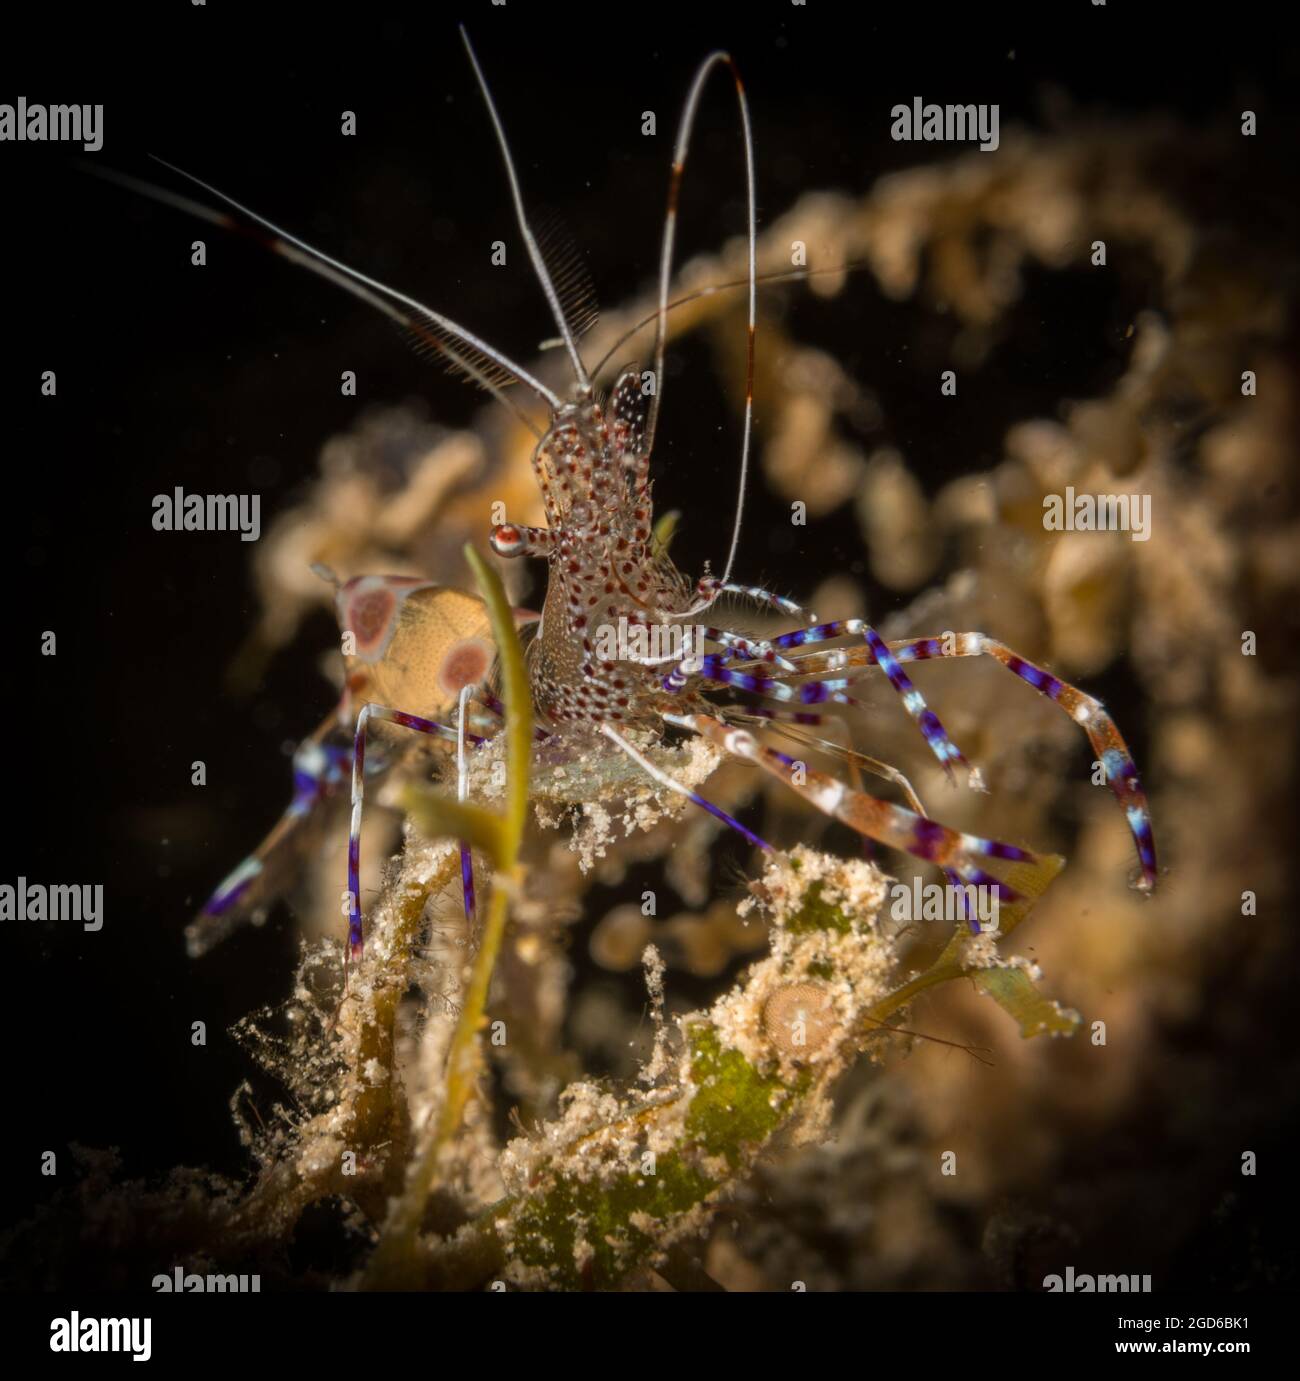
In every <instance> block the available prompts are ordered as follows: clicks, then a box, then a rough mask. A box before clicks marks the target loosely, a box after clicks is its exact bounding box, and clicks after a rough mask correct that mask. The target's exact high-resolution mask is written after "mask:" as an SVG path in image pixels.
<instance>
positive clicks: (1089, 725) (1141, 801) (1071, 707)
mask: <svg viewBox="0 0 1300 1381" xmlns="http://www.w3.org/2000/svg"><path fill="white" fill-rule="evenodd" d="M776 641H777V642H778V644H779V642H780V639H777V640H776ZM868 650H869V649H864V648H851V649H849V650H848V651H847V652H843V651H839V652H833V653H829V654H826V653H823V654H814V655H813V656H811V657H801V658H799V661H798V667H799V672H800V674H801V675H807V674H810V673H811V674H818V673H819V672H821V671H823V670H825V671H838V670H840V669H842V668H843V667H845V666H863V665H867V664H868V661H867V659H866V658H864V657H863V655H862V654H863V653H864V652H866V651H868ZM889 650H890V652H891V653H892V655H893V656H894V658H895V659H896V661H898V662H923V661H928V660H931V659H937V658H941V657H992V658H993V659H994V660H995V661H998V662H1001V663H1002V665H1003V666H1004V667H1006V669H1007V670H1008V671H1009V672H1011V673H1012V675H1014V676H1017V677H1019V678H1020V680H1022V681H1024V682H1026V683H1027V684H1028V685H1031V686H1033V688H1034V689H1035V690H1036V691H1038V692H1039V694H1041V695H1045V696H1046V697H1047V698H1048V699H1049V700H1051V701H1054V702H1055V703H1056V704H1057V705H1059V706H1060V707H1061V709H1062V710H1064V711H1065V713H1066V714H1068V715H1069V716H1070V718H1071V719H1073V720H1074V722H1075V723H1076V724H1078V725H1079V726H1080V727H1081V728H1082V729H1083V731H1084V733H1086V734H1087V736H1088V742H1089V744H1090V745H1091V746H1092V751H1093V752H1094V753H1095V754H1096V756H1097V760H1098V761H1099V762H1100V763H1101V765H1102V768H1103V769H1104V771H1105V773H1106V781H1107V783H1108V785H1109V786H1110V789H1111V790H1112V791H1113V792H1114V793H1115V797H1116V799H1117V800H1118V801H1119V803H1120V805H1121V806H1122V807H1123V808H1124V817H1125V819H1126V820H1127V822H1128V827H1129V832H1130V833H1131V834H1132V836H1133V843H1134V846H1135V848H1136V849H1137V856H1138V862H1139V864H1140V865H1141V870H1142V877H1141V879H1140V881H1139V882H1138V884H1137V885H1138V887H1139V889H1140V890H1141V891H1144V892H1149V891H1150V890H1151V889H1152V888H1153V887H1154V886H1155V883H1156V877H1157V864H1156V846H1155V838H1154V835H1153V833H1152V829H1151V809H1150V806H1149V805H1148V804H1147V798H1146V793H1145V792H1144V791H1143V789H1142V783H1141V782H1140V781H1139V779H1138V773H1137V767H1136V766H1135V764H1134V762H1133V756H1132V754H1131V753H1130V752H1129V749H1128V745H1127V744H1126V743H1125V742H1124V738H1123V735H1122V734H1121V733H1120V732H1119V729H1118V728H1117V727H1116V725H1115V721H1114V720H1113V719H1111V717H1110V715H1109V714H1107V712H1106V710H1105V707H1104V706H1103V705H1102V703H1101V701H1099V700H1097V699H1095V698H1094V697H1093V696H1091V695H1086V694H1084V692H1083V691H1081V690H1078V689H1077V688H1076V687H1074V686H1071V685H1069V684H1068V683H1067V682H1065V681H1062V680H1061V679H1060V678H1059V677H1057V676H1053V675H1052V673H1051V672H1050V671H1047V670H1045V669H1044V668H1043V667H1040V666H1037V665H1035V664H1034V663H1033V662H1029V661H1026V660H1025V658H1023V657H1021V656H1019V655H1018V654H1017V653H1015V652H1013V651H1012V650H1011V649H1010V648H1009V647H1007V645H1006V644H1005V643H1000V642H998V641H997V640H996V639H995V638H990V637H987V636H985V634H983V633H945V634H944V635H943V636H942V637H938V638H906V639H903V640H901V641H899V642H894V643H890V645H889ZM845 658H847V660H845ZM831 659H835V660H831ZM870 660H871V661H874V660H875V658H874V657H872V658H871V659H870Z"/></svg>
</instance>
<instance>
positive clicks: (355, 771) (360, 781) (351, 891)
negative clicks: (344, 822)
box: [347, 701, 484, 960]
mask: <svg viewBox="0 0 1300 1381" xmlns="http://www.w3.org/2000/svg"><path fill="white" fill-rule="evenodd" d="M372 719H381V720H385V721H387V722H388V723H389V724H400V725H401V726H402V728H404V729H415V730H416V731H417V732H419V733H421V734H432V735H433V736H434V737H435V738H441V739H447V740H450V741H451V742H452V743H455V742H456V741H457V737H458V735H457V732H456V730H455V729H453V728H449V727H448V726H447V725H445V724H435V723H434V721H433V720H432V719H422V718H421V717H420V716H419V715H415V714H407V713H406V712H405V711H404V710H394V709H390V708H389V707H388V706H387V705H376V704H375V703H374V702H373V701H368V702H367V703H366V704H364V705H363V706H362V707H361V713H360V714H359V715H358V716H357V728H356V736H355V739H354V740H353V748H352V826H351V830H350V832H349V834H348V891H347V902H348V954H349V956H350V957H351V958H352V959H354V960H359V959H360V958H361V951H362V947H363V943H364V939H365V935H364V931H363V928H362V923H361V807H362V802H363V800H364V797H365V775H366V729H367V727H368V726H369V724H370V721H371V720H372ZM465 738H466V741H467V742H470V743H473V744H475V745H478V744H480V743H482V742H484V740H483V739H482V738H480V737H479V736H478V735H477V734H466V735H465Z"/></svg>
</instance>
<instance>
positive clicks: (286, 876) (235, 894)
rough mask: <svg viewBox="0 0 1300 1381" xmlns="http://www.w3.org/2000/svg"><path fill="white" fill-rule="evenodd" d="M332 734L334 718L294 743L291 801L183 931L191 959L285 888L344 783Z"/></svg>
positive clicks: (342, 761)
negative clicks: (328, 804) (324, 806)
mask: <svg viewBox="0 0 1300 1381" xmlns="http://www.w3.org/2000/svg"><path fill="white" fill-rule="evenodd" d="M336 732H337V722H336V716H335V715H333V714H331V715H330V716H329V717H328V718H327V719H326V720H325V721H324V722H323V723H322V724H321V725H320V726H319V727H318V728H317V730H316V731H315V733H313V734H312V735H311V737H310V738H307V739H304V740H303V742H302V743H301V744H299V746H298V749H297V751H296V752H295V753H294V755H293V796H292V799H291V800H290V802H289V805H288V807H287V808H286V809H285V811H284V813H283V814H282V815H281V816H280V819H279V820H278V821H277V822H276V824H275V827H274V828H273V829H272V830H271V832H270V833H269V834H268V835H267V836H266V838H265V839H264V840H263V841H262V842H261V843H260V844H259V845H258V846H257V848H256V850H255V851H254V852H253V853H251V854H250V855H249V856H248V857H247V858H245V859H244V861H243V862H242V863H241V864H240V865H239V867H238V868H236V869H235V870H234V871H233V872H231V873H230V874H229V875H228V876H227V877H226V878H224V879H223V880H222V882H221V884H220V885H219V886H218V887H217V889H216V890H215V891H214V892H213V894H212V895H211V897H209V898H208V900H207V902H206V903H205V904H204V906H203V909H202V911H200V912H199V914H198V915H197V916H196V917H195V918H194V920H192V921H191V922H190V924H189V925H187V926H186V927H185V944H186V948H187V950H188V952H189V954H190V957H191V958H198V957H199V956H201V955H203V954H206V953H207V952H208V950H210V949H211V948H212V947H213V946H214V945H217V944H220V942H221V941H222V940H224V939H225V938H226V937H227V936H228V935H230V934H231V933H232V932H233V931H235V930H236V929H237V928H238V927H239V926H240V925H241V924H242V923H243V922H244V921H247V920H249V919H251V918H252V917H254V916H256V915H258V914H259V913H260V912H262V911H263V910H265V909H266V908H267V907H269V906H270V905H271V903H272V902H273V901H274V900H275V899H276V897H277V896H278V895H280V893H281V892H282V891H284V890H285V888H286V887H288V886H289V885H291V883H292V880H293V874H294V866H295V864H296V861H297V859H298V857H299V856H300V854H301V853H302V851H303V850H304V848H305V847H306V846H307V844H308V842H309V840H310V837H311V836H312V833H313V831H315V830H317V829H319V828H320V825H321V814H322V813H321V812H320V810H319V809H318V807H319V806H320V805H321V804H322V803H323V802H325V801H326V800H328V799H329V798H330V797H332V796H333V795H335V794H336V793H337V792H338V791H339V790H340V789H341V787H342V785H343V783H344V782H345V781H346V780H347V763H348V750H347V748H346V747H345V746H344V745H343V744H340V743H333V742H330V738H331V736H333V735H334V734H335V733H336Z"/></svg>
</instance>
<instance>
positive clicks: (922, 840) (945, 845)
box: [663, 714, 1044, 904]
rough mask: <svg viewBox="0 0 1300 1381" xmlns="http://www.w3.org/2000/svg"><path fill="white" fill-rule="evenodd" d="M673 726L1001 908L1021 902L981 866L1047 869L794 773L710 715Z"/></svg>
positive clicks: (687, 717)
mask: <svg viewBox="0 0 1300 1381" xmlns="http://www.w3.org/2000/svg"><path fill="white" fill-rule="evenodd" d="M663 718H664V719H665V720H666V721H667V722H668V723H670V724H677V725H680V726H681V727H682V728H685V729H692V730H694V731H695V732H696V733H697V734H700V735H701V736H702V737H704V738H707V739H708V740H709V741H710V742H711V743H714V744H716V745H717V746H718V747H719V748H721V749H722V750H723V751H724V752H726V753H729V754H731V755H732V756H734V757H739V758H743V759H744V760H745V761H746V762H751V763H753V764H755V766H757V767H760V768H762V769H763V770H764V771H766V772H768V773H770V774H771V775H772V776H774V777H776V778H777V779H778V780H780V781H783V782H785V783H786V784H787V785H789V786H790V788H791V789H792V790H793V791H795V792H797V793H798V794H799V795H800V796H803V797H804V798H805V799H806V800H808V801H809V802H810V803H811V804H812V805H814V806H815V807H816V808H817V809H818V810H820V811H822V812H823V814H826V815H829V816H830V817H831V818H832V819H835V820H839V821H840V822H841V823H843V824H845V825H848V827H849V828H850V829H852V830H856V831H857V832H858V833H859V834H865V835H867V836H869V837H870V838H872V839H876V840H878V841H879V842H880V843H882V844H885V845H887V846H888V847H889V848H892V849H898V850H901V851H902V852H904V853H909V854H911V855H912V856H913V857H914V858H921V859H924V860H925V861H926V862H927V863H934V864H937V865H938V866H939V867H941V868H944V869H947V868H951V869H952V870H953V871H954V872H956V873H957V875H958V876H959V878H960V879H961V880H962V881H963V882H968V883H971V884H973V885H977V886H986V887H988V888H990V889H991V890H992V891H993V892H994V895H996V896H997V897H998V899H999V902H1000V903H1008V904H1009V903H1012V902H1016V901H1019V900H1021V899H1022V898H1021V895H1020V893H1019V892H1017V891H1016V889H1015V888H1013V887H1011V886H1010V885H1009V884H1008V883H1005V882H1003V881H1001V880H1000V879H999V878H996V877H994V876H992V875H991V874H990V873H987V872H985V871H984V869H983V868H982V866H981V861H982V860H984V859H997V860H1000V861H1002V862H1006V863H1027V864H1030V865H1031V866H1033V867H1035V868H1041V866H1042V864H1043V862H1044V860H1043V859H1041V858H1040V857H1039V855H1037V854H1035V853H1032V852H1031V851H1030V850H1028V849H1022V848H1019V847H1018V846H1016V845H1014V844H1004V843H1002V842H1000V841H999V840H996V839H984V838H982V837H981V836H979V835H974V834H966V833H964V832H962V831H960V830H953V829H949V828H948V827H947V826H946V825H941V824H939V823H938V821H936V820H931V819H929V818H928V817H927V816H921V815H917V814H916V813H915V812H913V811H910V810H907V809H906V808H905V807H903V806H896V805H894V804H893V803H892V802H889V801H882V800H880V799H879V798H878V797H875V796H869V795H867V793H866V792H863V791H854V790H853V789H852V788H851V787H848V786H845V784H844V783H843V782H842V781H840V780H839V779H838V778H836V777H831V776H828V775H827V774H826V773H824V772H818V771H816V770H815V769H813V768H806V769H805V771H804V772H802V773H798V774H796V773H794V772H792V771H791V770H790V766H789V764H788V763H787V762H785V761H783V760H782V759H783V756H784V755H782V754H779V753H777V751H776V750H775V749H773V748H770V747H769V746H767V745H766V744H763V743H760V742H759V741H758V740H757V739H756V738H755V737H754V735H753V734H752V733H750V732H749V731H748V730H745V729H737V728H734V727H732V726H730V725H727V724H724V723H723V722H722V720H720V719H717V718H715V717H714V716H712V715H706V714H683V715H678V714H665V715H664V716H663Z"/></svg>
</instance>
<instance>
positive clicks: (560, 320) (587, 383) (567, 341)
mask: <svg viewBox="0 0 1300 1381" xmlns="http://www.w3.org/2000/svg"><path fill="white" fill-rule="evenodd" d="M460 36H461V38H462V39H463V40H464V43H465V51H466V52H467V53H468V54H469V60H470V63H471V65H472V66H473V68H474V75H475V76H476V77H477V78H478V84H479V90H480V91H482V93H483V100H484V103H485V104H486V105H487V108H488V114H489V115H490V116H491V117H492V127H493V129H495V130H496V135H497V143H498V144H500V146H501V156H502V157H503V158H504V159H505V164H506V176H507V177H508V178H509V179H510V195H511V196H512V197H513V198H514V202H515V213H516V215H517V216H518V218H519V229H520V232H521V233H522V234H523V237H524V244H526V245H527V246H528V257H529V258H530V259H531V260H532V261H533V270H534V272H535V273H536V274H537V278H538V281H539V282H540V283H541V285H542V291H543V292H544V293H545V294H546V301H547V302H548V304H549V305H550V308H551V315H552V316H553V317H554V318H555V324H556V325H557V326H558V327H559V328H560V337H561V339H562V340H563V341H564V348H565V349H566V350H567V351H568V352H569V359H570V361H572V364H573V372H574V375H575V376H576V378H577V380H578V387H579V388H580V389H581V390H582V392H583V393H590V392H591V379H590V377H589V376H588V374H587V369H586V366H585V365H584V364H583V363H582V356H581V355H579V354H578V342H577V341H576V340H574V338H573V332H572V331H571V330H570V329H569V323H568V320H567V319H566V317H565V315H564V309H563V308H562V307H561V306H560V299H559V295H558V294H557V293H556V291H555V284H554V283H552V282H551V275H550V274H549V273H548V272H547V271H546V261H545V260H544V259H543V258H542V251H541V248H540V247H539V246H538V243H537V240H536V239H535V238H534V236H533V232H532V230H531V229H530V228H529V225H528V217H527V215H526V214H525V212H524V198H523V193H522V192H521V191H520V190H519V178H518V177H517V175H516V174H515V164H514V159H512V158H511V157H510V145H509V144H508V143H507V142H506V132H505V129H504V128H503V126H502V124H501V117H500V116H499V115H498V114H497V108H496V103H495V102H494V101H493V100H492V93H491V92H490V91H489V90H488V84H487V79H486V78H485V77H484V76H483V69H482V68H481V67H480V66H479V65H478V58H477V57H476V56H475V55H474V45H473V44H472V43H471V42H470V41H469V34H467V33H466V32H465V26H464V25H463V24H462V25H461V26H460Z"/></svg>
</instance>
